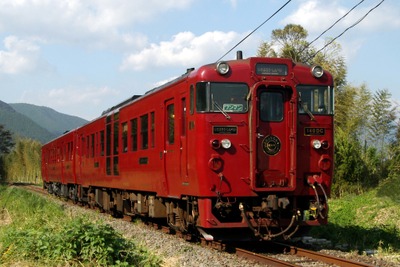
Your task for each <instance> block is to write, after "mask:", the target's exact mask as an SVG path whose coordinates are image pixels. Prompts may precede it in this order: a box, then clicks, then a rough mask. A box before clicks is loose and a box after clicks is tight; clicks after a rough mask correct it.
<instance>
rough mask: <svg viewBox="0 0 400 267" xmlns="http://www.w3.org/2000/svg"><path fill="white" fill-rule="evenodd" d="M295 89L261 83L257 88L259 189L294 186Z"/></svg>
mask: <svg viewBox="0 0 400 267" xmlns="http://www.w3.org/2000/svg"><path fill="white" fill-rule="evenodd" d="M291 93H292V91H291V89H288V88H283V87H265V86H261V87H259V88H258V91H257V99H258V102H257V108H258V112H257V116H258V118H257V133H256V134H257V136H256V138H257V142H256V145H257V160H256V164H257V166H256V169H257V174H256V175H257V177H256V180H255V184H254V185H253V186H254V187H255V188H256V189H257V190H261V191H263V190H265V191H267V190H276V189H277V188H286V189H287V187H288V186H290V181H289V179H290V177H289V176H290V169H291V166H292V163H291V161H292V157H291V154H292V153H293V152H290V150H291V143H290V134H291V130H290V127H293V126H292V125H291V123H292V122H293V120H292V119H293V118H292V116H293V110H291V105H290V97H291Z"/></svg>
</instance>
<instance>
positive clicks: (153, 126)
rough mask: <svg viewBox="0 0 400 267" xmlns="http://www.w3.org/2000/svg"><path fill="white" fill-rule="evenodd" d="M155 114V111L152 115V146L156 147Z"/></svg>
mask: <svg viewBox="0 0 400 267" xmlns="http://www.w3.org/2000/svg"><path fill="white" fill-rule="evenodd" d="M155 127H156V125H155V114H154V111H153V112H151V113H150V146H151V147H155Z"/></svg>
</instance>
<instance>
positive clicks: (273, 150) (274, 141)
mask: <svg viewBox="0 0 400 267" xmlns="http://www.w3.org/2000/svg"><path fill="white" fill-rule="evenodd" d="M262 147H263V150H264V152H265V153H266V154H268V155H270V156H273V155H276V154H277V153H278V152H279V151H280V150H281V141H280V140H279V138H278V137H276V136H275V135H268V136H266V137H265V138H264V140H263V142H262Z"/></svg>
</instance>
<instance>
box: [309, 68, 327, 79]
mask: <svg viewBox="0 0 400 267" xmlns="http://www.w3.org/2000/svg"><path fill="white" fill-rule="evenodd" d="M311 73H312V75H313V76H314V77H315V78H321V77H322V75H324V69H323V68H322V67H321V66H314V67H312V69H311Z"/></svg>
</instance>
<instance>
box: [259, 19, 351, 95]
mask: <svg viewBox="0 0 400 267" xmlns="http://www.w3.org/2000/svg"><path fill="white" fill-rule="evenodd" d="M307 37H308V32H307V30H306V29H304V28H303V27H302V26H301V25H297V24H288V25H286V26H285V27H284V28H283V29H275V30H273V31H272V34H271V41H270V42H263V43H262V44H261V45H260V47H259V49H258V56H262V57H282V58H291V59H292V60H293V61H295V62H301V63H306V64H309V65H315V64H318V65H321V66H322V67H324V68H325V69H326V70H328V71H329V72H331V73H332V74H333V75H334V83H335V86H336V87H341V86H343V85H344V84H345V80H346V73H347V70H346V65H345V61H344V57H343V56H341V55H340V51H341V47H340V45H339V44H338V43H335V42H333V43H332V44H331V45H330V46H328V47H327V48H325V49H323V50H322V51H321V52H319V53H317V51H316V49H315V48H314V47H313V46H312V45H311V43H310V42H308V41H307V40H306V39H307ZM329 41H330V40H327V41H326V42H329Z"/></svg>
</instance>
